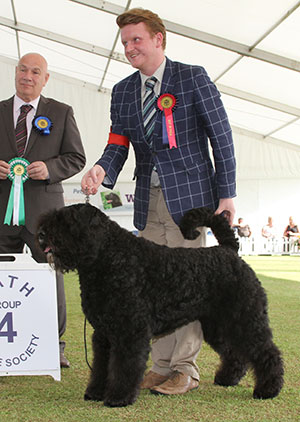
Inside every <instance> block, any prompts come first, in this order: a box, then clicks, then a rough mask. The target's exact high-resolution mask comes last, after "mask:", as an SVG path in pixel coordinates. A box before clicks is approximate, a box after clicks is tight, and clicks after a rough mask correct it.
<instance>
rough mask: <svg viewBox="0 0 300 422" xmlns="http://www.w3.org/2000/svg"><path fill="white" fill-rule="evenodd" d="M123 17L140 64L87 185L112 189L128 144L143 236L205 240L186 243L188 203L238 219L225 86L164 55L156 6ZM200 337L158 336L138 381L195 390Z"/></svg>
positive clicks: (120, 95) (132, 58) (175, 242)
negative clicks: (133, 161) (183, 225)
mask: <svg viewBox="0 0 300 422" xmlns="http://www.w3.org/2000/svg"><path fill="white" fill-rule="evenodd" d="M117 23H118V25H119V27H120V28H121V40H122V43H123V45H124V48H125V54H126V57H127V59H128V60H129V62H130V63H131V64H132V66H133V67H135V68H137V69H138V72H136V73H134V74H132V75H131V76H129V77H127V78H126V79H124V80H122V81H121V82H119V83H118V84H116V85H115V86H114V88H113V92H112V101H111V120H112V126H111V133H110V136H109V140H108V145H107V147H106V149H105V151H104V153H103V155H102V157H101V158H100V160H99V161H97V163H96V164H95V166H94V167H93V168H92V169H90V170H89V172H88V173H86V174H85V176H84V177H83V180H82V189H85V190H87V191H88V192H90V193H92V194H94V193H96V191H97V189H98V187H99V186H100V184H101V183H102V184H103V185H104V186H107V187H109V188H113V186H114V185H115V183H116V180H117V177H118V175H119V173H120V171H121V169H122V167H123V165H124V163H125V160H126V159H127V156H128V148H129V144H132V146H133V148H134V151H135V156H136V169H135V179H136V190H135V199H134V224H135V226H136V227H137V228H138V229H139V230H140V232H139V234H140V236H143V237H145V238H147V239H150V240H152V241H154V242H156V243H158V244H164V245H167V246H170V247H176V246H183V247H198V246H200V245H204V244H205V230H202V236H201V237H200V239H199V240H196V241H193V242H191V241H190V242H188V241H186V240H184V239H183V237H182V235H181V232H180V230H179V228H178V223H179V221H180V219H181V217H182V216H183V215H184V213H185V212H186V211H188V210H190V209H191V208H197V207H202V206H207V207H210V208H212V209H214V210H216V213H221V212H223V211H227V215H228V217H229V221H230V223H231V224H232V222H233V217H234V214H235V209H234V204H233V199H232V198H233V197H234V196H235V195H236V191H235V158H234V149H233V141H232V134H231V128H230V125H229V122H228V118H227V115H226V112H225V110H224V107H223V104H222V102H221V99H220V94H219V92H218V90H217V89H216V87H215V85H214V84H213V83H212V82H211V80H210V79H209V77H208V75H207V73H206V71H205V70H204V69H203V68H202V67H200V66H191V65H186V64H182V63H178V62H173V61H171V60H169V59H168V58H166V57H165V55H164V49H165V45H166V31H165V27H164V25H163V22H162V21H161V19H160V18H159V17H158V16H157V15H156V14H154V13H152V12H151V11H149V10H143V9H132V10H129V11H127V12H125V13H123V14H122V15H120V16H119V17H118V18H117ZM151 91H152V92H151ZM208 139H209V140H210V144H211V147H212V152H213V158H214V165H213V164H212V161H211V158H210V152H209V146H208ZM201 342H202V330H201V325H200V323H199V322H194V323H191V324H189V325H187V326H186V327H182V328H180V329H178V330H176V331H175V332H174V333H173V334H170V335H168V336H165V337H163V338H160V339H158V340H154V341H153V344H152V360H153V366H152V368H151V370H150V372H149V373H148V374H147V375H146V376H145V378H144V381H143V383H142V385H141V388H149V389H150V390H151V392H153V393H155V394H184V393H186V392H187V391H190V390H192V389H194V388H197V386H198V383H199V374H198V368H197V365H196V357H197V354H198V352H199V350H200V347H201Z"/></svg>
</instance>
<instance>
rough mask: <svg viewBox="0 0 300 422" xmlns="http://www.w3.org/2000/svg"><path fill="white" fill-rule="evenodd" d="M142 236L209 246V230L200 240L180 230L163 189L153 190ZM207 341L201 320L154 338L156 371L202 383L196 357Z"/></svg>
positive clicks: (163, 242)
mask: <svg viewBox="0 0 300 422" xmlns="http://www.w3.org/2000/svg"><path fill="white" fill-rule="evenodd" d="M139 236H141V237H144V238H145V239H148V240H152V241H153V242H155V243H157V244H159V245H166V246H169V247H171V248H174V247H185V248H198V247H200V246H205V245H206V228H202V230H201V235H200V236H199V237H198V238H197V239H196V240H186V239H184V238H183V236H182V234H181V232H180V229H179V227H178V226H177V225H176V224H175V223H174V221H173V219H172V217H171V216H170V214H169V212H168V209H167V206H166V203H165V200H164V197H163V193H162V190H161V188H160V187H157V188H151V189H150V202H149V211H148V218H147V224H146V227H145V229H144V230H142V231H140V232H139ZM202 341H203V333H202V328H201V324H200V322H199V321H195V322H191V323H190V324H188V325H186V326H184V327H181V328H178V329H177V330H176V331H175V332H174V333H172V334H169V335H166V336H164V337H160V338H159V339H153V341H152V362H153V366H152V368H151V370H152V371H154V372H156V373H158V374H160V375H166V376H168V375H171V374H172V372H173V371H179V372H182V373H184V374H186V375H189V376H191V377H193V378H195V379H197V380H199V371H198V367H197V364H196V358H197V355H198V353H199V351H200V348H201V345H202Z"/></svg>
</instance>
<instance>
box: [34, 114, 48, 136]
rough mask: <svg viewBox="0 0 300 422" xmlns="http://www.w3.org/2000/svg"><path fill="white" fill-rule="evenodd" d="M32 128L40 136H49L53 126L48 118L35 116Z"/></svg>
mask: <svg viewBox="0 0 300 422" xmlns="http://www.w3.org/2000/svg"><path fill="white" fill-rule="evenodd" d="M32 127H33V128H34V129H35V130H36V131H37V132H38V133H39V134H40V135H49V134H50V131H51V129H52V127H53V124H52V122H51V120H50V119H49V117H46V116H36V117H35V118H34V119H33V121H32Z"/></svg>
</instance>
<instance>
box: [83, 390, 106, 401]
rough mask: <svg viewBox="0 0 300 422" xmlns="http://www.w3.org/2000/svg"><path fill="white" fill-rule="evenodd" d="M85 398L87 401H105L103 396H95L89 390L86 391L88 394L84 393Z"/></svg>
mask: <svg viewBox="0 0 300 422" xmlns="http://www.w3.org/2000/svg"><path fill="white" fill-rule="evenodd" d="M83 398H84V400H85V401H88V400H93V401H103V395H101V394H95V393H92V392H91V391H88V390H86V392H85V393H84V396H83Z"/></svg>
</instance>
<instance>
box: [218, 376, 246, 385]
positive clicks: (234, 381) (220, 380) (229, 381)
mask: <svg viewBox="0 0 300 422" xmlns="http://www.w3.org/2000/svg"><path fill="white" fill-rule="evenodd" d="M239 381H240V378H222V377H219V376H216V377H215V379H214V384H215V385H220V386H221V387H235V386H236V385H238V383H239Z"/></svg>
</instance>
